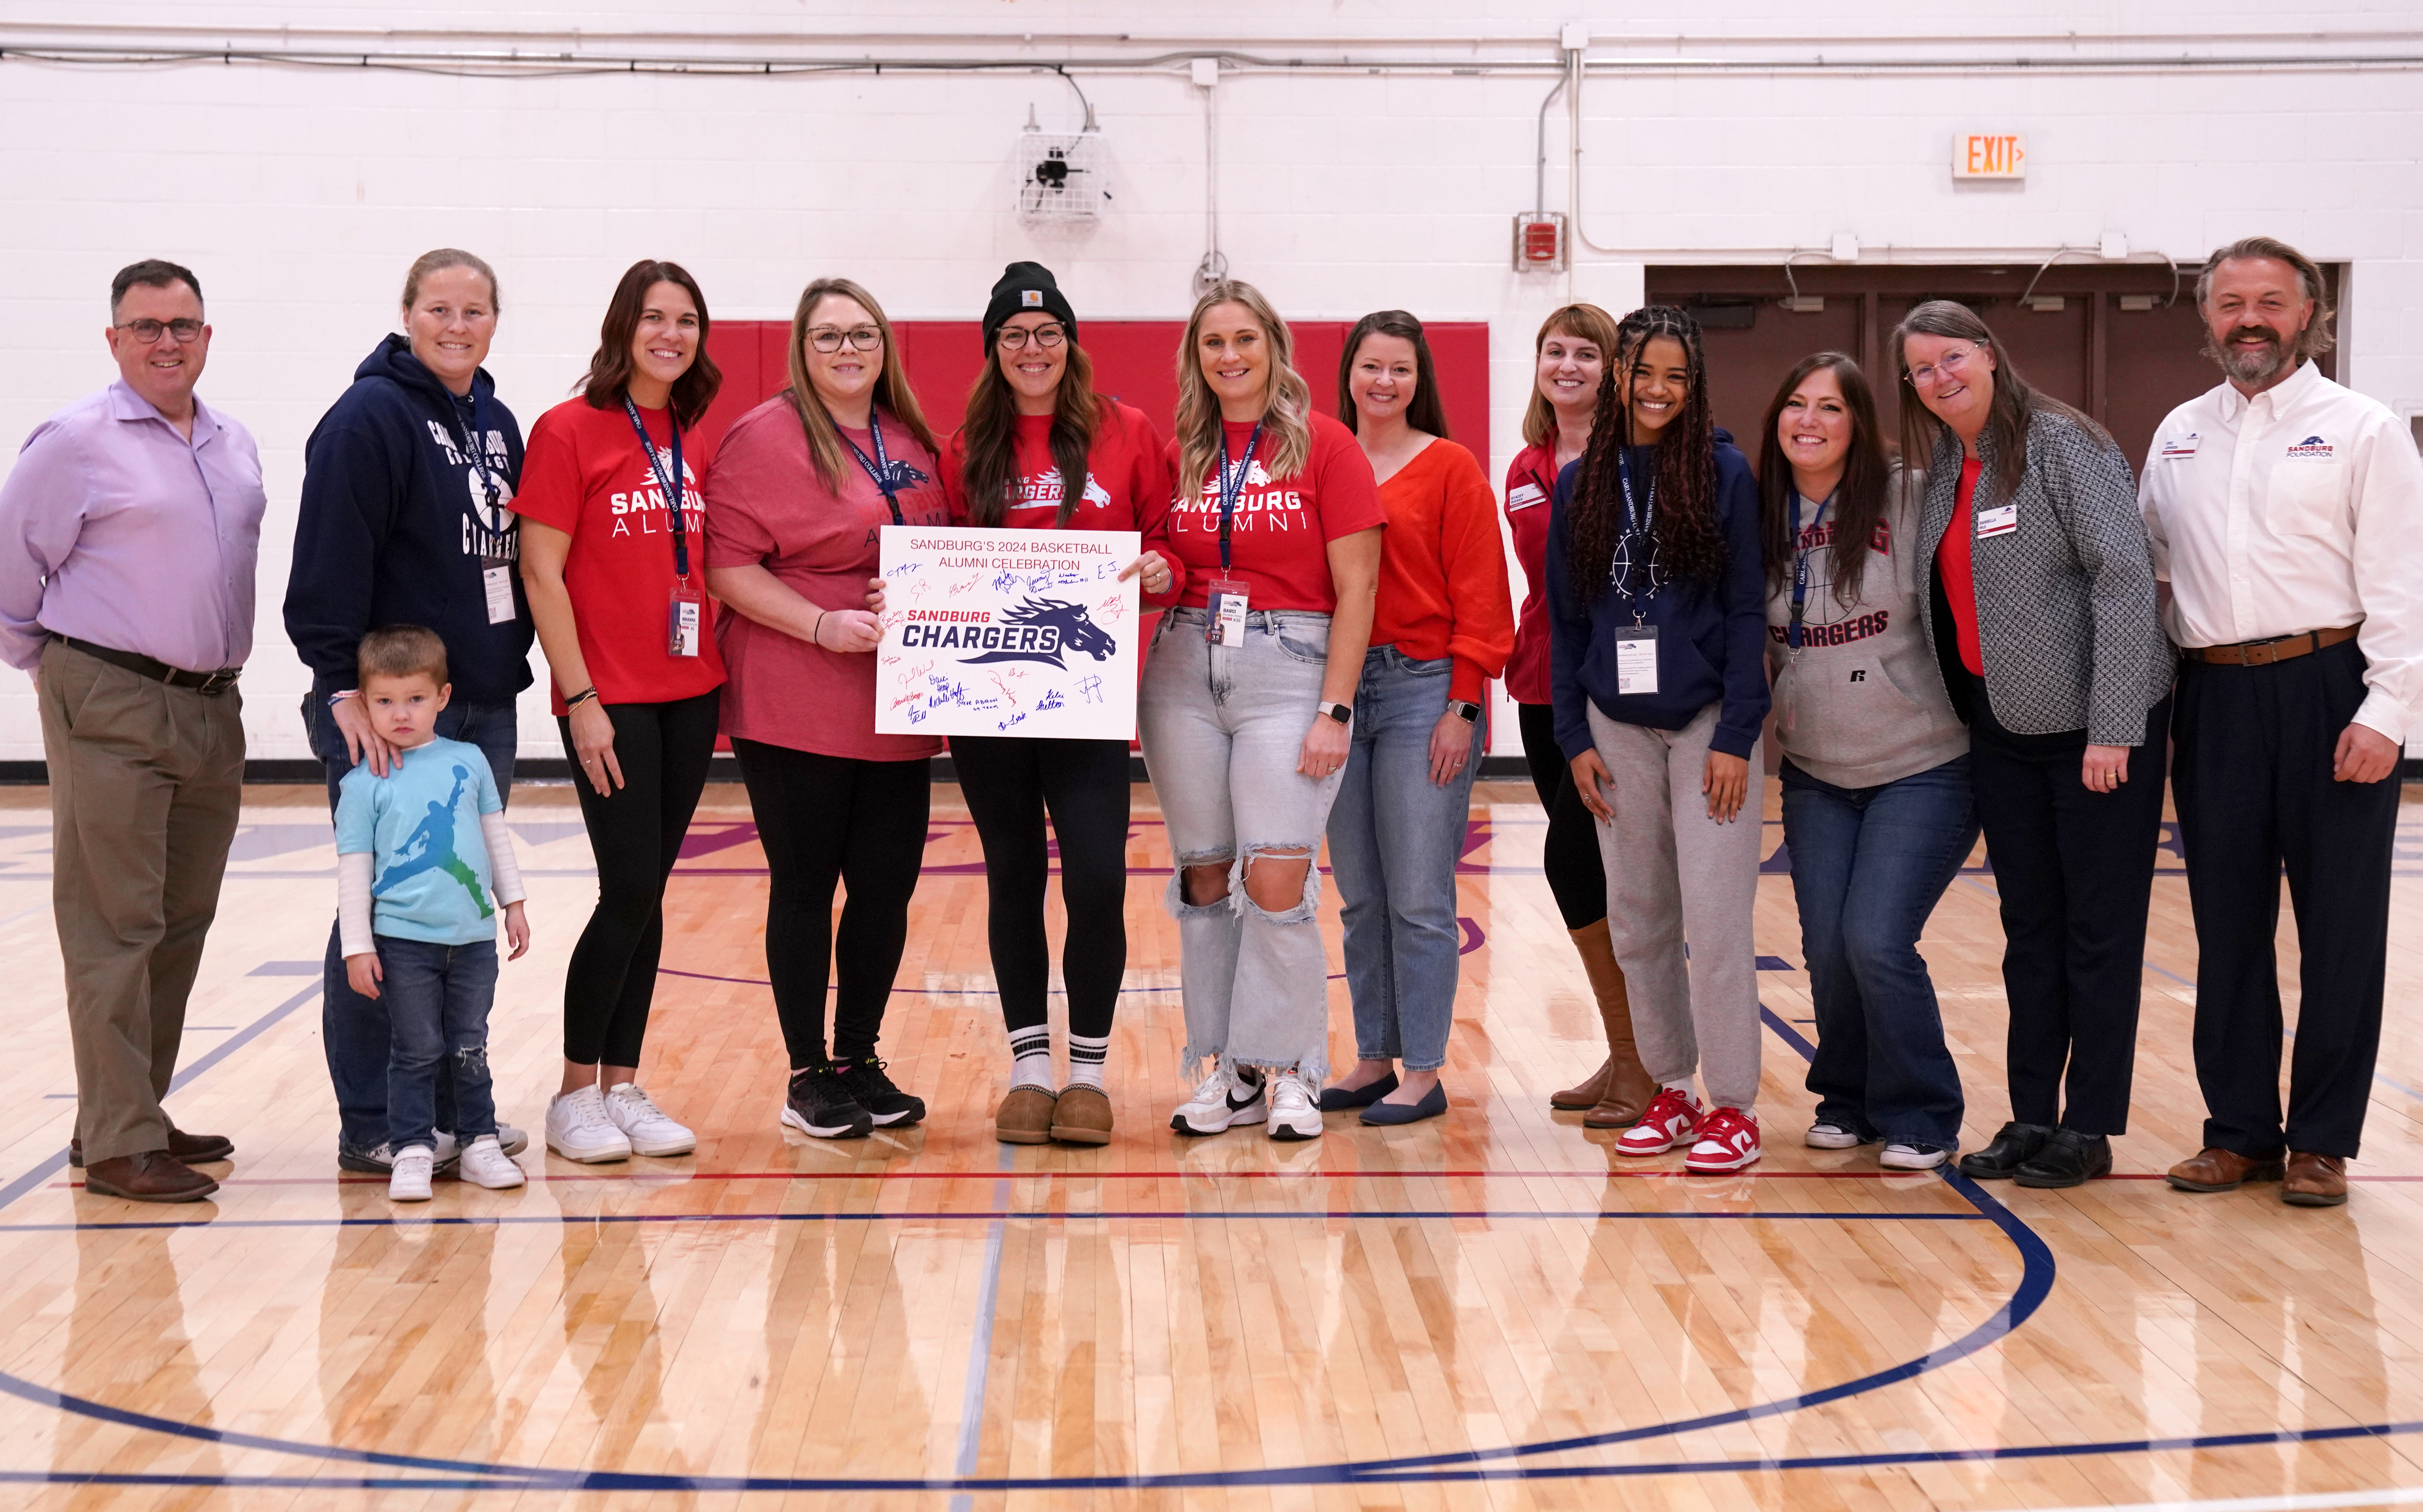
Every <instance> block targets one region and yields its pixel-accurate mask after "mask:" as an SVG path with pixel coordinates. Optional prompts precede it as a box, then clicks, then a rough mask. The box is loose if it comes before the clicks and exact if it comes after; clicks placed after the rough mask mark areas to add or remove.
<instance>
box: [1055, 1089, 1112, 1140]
mask: <svg viewBox="0 0 2423 1512" xmlns="http://www.w3.org/2000/svg"><path fill="white" fill-rule="evenodd" d="M1052 1137H1053V1139H1055V1140H1060V1141H1063V1142H1067V1143H1069V1144H1108V1143H1110V1142H1111V1100H1110V1099H1109V1098H1108V1097H1105V1096H1103V1095H1102V1093H1101V1089H1100V1088H1098V1087H1086V1086H1072V1087H1070V1088H1069V1089H1068V1090H1067V1091H1065V1092H1063V1093H1061V1094H1060V1100H1059V1102H1057V1103H1055V1104H1054V1105H1053V1109H1052Z"/></svg>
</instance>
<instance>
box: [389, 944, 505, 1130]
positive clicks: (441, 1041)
mask: <svg viewBox="0 0 2423 1512" xmlns="http://www.w3.org/2000/svg"><path fill="white" fill-rule="evenodd" d="M375 938H376V941H377V944H378V955H379V969H380V971H381V972H383V973H384V975H383V976H382V978H381V980H380V983H379V991H380V996H379V997H378V998H377V999H376V1001H379V1002H382V1003H385V1004H386V1005H387V1016H388V1025H389V1026H390V1034H389V1039H388V1055H387V1140H388V1145H389V1147H391V1148H393V1149H396V1150H402V1149H403V1148H404V1146H405V1145H407V1144H421V1145H427V1146H429V1147H430V1148H432V1149H435V1148H436V1126H437V1088H438V1084H439V1082H440V1081H441V1080H451V1081H452V1083H453V1087H454V1095H453V1102H454V1118H453V1124H454V1128H453V1133H454V1136H455V1138H457V1139H459V1140H461V1141H462V1142H464V1143H466V1144H468V1143H470V1142H472V1141H473V1140H476V1139H478V1138H479V1137H480V1136H481V1135H483V1134H494V1133H495V1132H496V1131H497V1095H496V1092H495V1090H494V1089H493V1088H492V1087H491V1086H490V1084H489V1079H488V1008H489V1006H490V1005H491V1004H493V1003H494V1002H495V1001H496V1000H497V942H496V941H495V940H493V939H483V940H475V941H473V942H472V943H471V944H468V945H433V944H431V943H430V942H429V941H427V940H421V939H399V938H397V937H394V936H392V935H380V936H377V937H375ZM441 1069H442V1070H444V1071H445V1072H447V1073H449V1075H448V1076H445V1077H441V1076H440V1075H439V1072H440V1070H441Z"/></svg>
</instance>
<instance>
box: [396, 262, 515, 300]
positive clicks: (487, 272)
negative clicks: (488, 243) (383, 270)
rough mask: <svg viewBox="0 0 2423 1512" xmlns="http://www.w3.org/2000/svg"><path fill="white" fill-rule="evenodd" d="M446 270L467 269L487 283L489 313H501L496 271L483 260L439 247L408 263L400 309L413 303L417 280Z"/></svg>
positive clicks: (415, 297)
mask: <svg viewBox="0 0 2423 1512" xmlns="http://www.w3.org/2000/svg"><path fill="white" fill-rule="evenodd" d="M449 268H468V269H470V270H471V271H472V272H473V273H476V274H478V275H479V276H481V277H483V278H485V279H487V280H488V309H489V311H490V313H492V314H493V313H497V312H500V311H502V310H503V309H504V307H505V302H504V301H503V300H502V299H499V298H498V297H497V270H496V269H494V268H492V267H489V266H488V260H487V259H485V258H483V257H480V256H478V255H476V254H474V253H470V252H466V251H464V250H463V249H462V248H461V247H459V246H441V247H438V248H437V249H436V250H435V251H431V252H423V253H422V254H420V256H419V257H417V258H415V259H413V260H412V266H411V267H410V268H409V269H407V270H405V272H404V308H405V309H407V310H409V309H411V308H412V307H413V303H414V301H416V300H418V299H419V298H420V280H422V279H423V278H426V277H428V276H430V275H431V274H433V273H443V272H445V271H446V270H447V269H449Z"/></svg>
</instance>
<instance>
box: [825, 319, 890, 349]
mask: <svg viewBox="0 0 2423 1512" xmlns="http://www.w3.org/2000/svg"><path fill="white" fill-rule="evenodd" d="M844 341H847V342H848V343H849V344H850V345H851V346H852V347H854V348H856V349H857V350H858V351H861V352H872V351H874V350H875V349H876V348H877V347H879V346H881V345H882V344H883V333H882V332H881V331H879V330H877V329H876V328H875V327H874V326H872V325H859V326H853V327H852V328H850V329H849V330H847V331H845V330H843V329H842V328H841V327H839V326H837V325H819V326H817V327H816V329H814V330H812V331H810V332H809V333H808V344H809V345H811V346H813V347H815V348H816V350H817V351H819V352H839V351H840V350H841V344H842V343H843V342H844Z"/></svg>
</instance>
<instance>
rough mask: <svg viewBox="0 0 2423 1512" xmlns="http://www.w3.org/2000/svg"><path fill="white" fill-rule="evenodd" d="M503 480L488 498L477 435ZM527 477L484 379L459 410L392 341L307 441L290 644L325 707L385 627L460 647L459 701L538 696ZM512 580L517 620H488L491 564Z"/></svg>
mask: <svg viewBox="0 0 2423 1512" xmlns="http://www.w3.org/2000/svg"><path fill="white" fill-rule="evenodd" d="M475 415H476V416H477V428H478V430H479V431H480V432H481V433H482V434H481V436H480V441H479V445H480V448H481V449H482V451H483V452H484V453H485V455H486V458H487V468H488V472H489V474H490V476H491V477H492V478H493V479H495V480H497V481H499V484H500V487H499V492H498V497H497V503H496V506H495V508H494V509H493V510H492V509H491V508H490V507H489V504H488V491H487V489H486V487H485V486H483V484H482V483H481V481H480V480H479V477H478V476H477V474H476V473H475V471H474V469H473V468H472V466H471V463H470V459H468V458H467V457H466V456H465V455H464V454H463V446H464V438H465V437H466V436H467V435H468V434H469V433H471V431H472V430H473V428H474V419H473V417H474V416H475ZM521 475H522V432H521V426H520V425H519V424H518V423H516V422H515V419H514V415H513V411H511V410H509V409H507V408H505V406H504V405H502V404H500V403H499V402H497V385H496V380H494V379H492V378H490V377H489V376H488V371H487V370H486V369H484V368H483V369H481V370H480V371H479V372H478V373H476V374H474V375H473V377H472V379H471V393H470V395H469V397H467V398H462V399H458V398H456V397H455V396H454V395H453V394H451V393H450V392H448V391H447V388H446V386H445V385H443V384H441V383H439V382H438V381H437V377H436V374H435V373H432V372H431V371H430V370H428V369H427V368H425V367H423V366H421V363H420V358H419V357H416V356H414V355H413V354H412V343H411V342H410V341H409V340H407V339H404V337H402V336H389V337H388V338H387V339H384V340H382V341H380V342H379V344H378V345H377V346H376V347H375V348H373V349H372V352H371V354H370V355H369V356H367V357H364V358H363V359H362V365H361V366H360V367H358V368H356V369H355V370H354V386H352V387H351V388H348V389H346V390H345V392H344V395H343V397H341V398H340V399H339V400H338V401H337V402H336V403H334V404H333V405H331V406H329V409H328V413H327V414H325V415H324V416H322V417H320V423H319V425H318V426H316V427H315V428H313V430H312V432H311V438H310V439H309V441H306V442H305V443H304V444H303V500H302V511H301V517H300V518H299V519H298V520H297V521H296V522H295V527H294V565H293V571H292V573H290V574H289V575H288V577H287V580H286V635H287V638H289V639H291V640H292V641H293V642H294V649H295V651H296V652H298V653H300V654H301V655H302V657H303V661H304V664H305V665H306V666H308V667H309V668H310V669H311V678H312V688H313V691H314V692H315V693H317V694H320V695H322V696H325V695H326V694H329V693H332V692H336V691H340V690H341V689H344V688H349V687H352V686H354V685H355V684H356V681H357V679H356V673H355V660H354V656H355V653H356V650H357V649H358V648H359V647H360V645H361V640H362V637H363V635H365V634H366V633H368V632H369V631H371V630H372V629H375V628H376V627H378V626H380V625H383V624H420V625H427V626H428V627H429V628H430V629H432V630H435V631H436V632H437V634H438V637H439V638H441V639H443V640H444V641H445V642H446V661H447V669H448V672H449V673H450V675H451V677H452V679H453V683H454V697H455V698H456V699H457V700H458V701H466V702H470V703H487V704H497V703H511V702H513V701H514V695H515V694H517V693H519V692H520V691H521V690H522V689H523V688H526V687H528V686H530V684H531V668H530V648H531V617H530V605H529V603H528V601H527V600H525V599H524V598H523V596H522V587H521V524H520V522H519V521H518V520H517V519H515V515H514V512H513V510H512V509H511V507H510V505H511V503H512V500H513V496H514V490H515V488H516V487H517V486H518V485H519V484H520V481H521ZM499 562H502V563H503V564H505V565H506V566H508V567H509V568H511V569H512V573H513V584H514V617H513V618H512V619H511V620H508V621H506V622H503V623H501V624H490V623H489V622H488V596H487V586H486V584H485V583H484V582H483V580H482V578H481V571H482V568H483V566H492V565H495V564H497V563H499Z"/></svg>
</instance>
